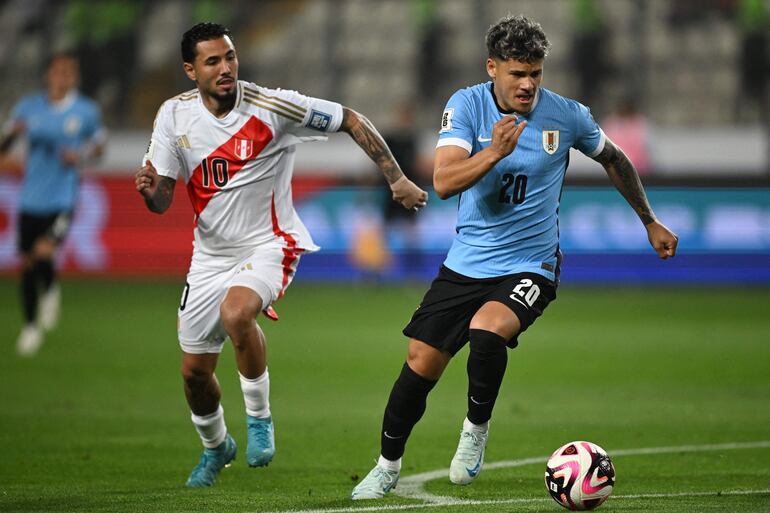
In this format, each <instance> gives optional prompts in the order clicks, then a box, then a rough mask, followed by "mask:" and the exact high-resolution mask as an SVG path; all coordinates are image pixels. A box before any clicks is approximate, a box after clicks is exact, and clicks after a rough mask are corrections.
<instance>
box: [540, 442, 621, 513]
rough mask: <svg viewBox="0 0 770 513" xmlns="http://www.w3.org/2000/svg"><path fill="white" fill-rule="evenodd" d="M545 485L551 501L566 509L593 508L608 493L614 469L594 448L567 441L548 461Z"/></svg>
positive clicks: (596, 448)
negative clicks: (551, 498)
mask: <svg viewBox="0 0 770 513" xmlns="http://www.w3.org/2000/svg"><path fill="white" fill-rule="evenodd" d="M545 486H546V488H548V492H549V493H550V494H551V497H553V500H555V501H556V502H558V503H559V504H561V505H562V506H564V507H565V508H567V509H569V510H572V511H575V510H580V511H583V510H587V509H594V508H596V507H598V506H599V505H600V504H601V503H602V502H604V501H606V500H607V498H608V497H609V496H610V494H611V493H612V487H613V486H615V467H614V465H613V464H612V460H610V457H609V456H607V453H606V452H605V451H604V449H602V448H601V447H599V446H598V445H596V444H592V443H591V442H581V441H578V442H570V443H568V444H565V445H562V446H561V447H559V448H558V449H556V451H554V453H553V454H552V455H551V458H550V459H549V460H548V463H547V464H546V466H545Z"/></svg>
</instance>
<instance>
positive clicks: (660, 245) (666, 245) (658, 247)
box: [645, 221, 679, 260]
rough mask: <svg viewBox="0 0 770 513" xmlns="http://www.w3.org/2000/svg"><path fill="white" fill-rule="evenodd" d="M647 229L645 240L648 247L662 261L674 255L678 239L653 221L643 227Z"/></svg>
mask: <svg viewBox="0 0 770 513" xmlns="http://www.w3.org/2000/svg"><path fill="white" fill-rule="evenodd" d="M645 228H647V238H648V239H649V240H650V245H651V246H652V247H653V249H655V252H657V253H658V256H659V257H660V258H662V259H663V260H665V259H667V258H668V257H673V256H674V255H676V246H677V244H679V237H677V236H676V235H675V234H674V232H672V231H671V230H669V229H668V228H667V227H666V226H665V225H664V224H662V223H659V222H658V221H653V222H651V223H650V224H647V225H645Z"/></svg>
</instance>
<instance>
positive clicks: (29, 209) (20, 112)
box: [0, 52, 105, 356]
mask: <svg viewBox="0 0 770 513" xmlns="http://www.w3.org/2000/svg"><path fill="white" fill-rule="evenodd" d="M79 79H80V71H79V64H78V61H77V59H76V58H75V57H74V55H72V54H69V53H65V52H62V53H56V54H54V55H52V56H51V57H50V59H49V61H48V65H47V68H46V73H45V81H46V90H45V91H41V92H37V93H33V94H31V95H29V96H25V97H24V98H22V99H21V100H20V101H19V103H18V104H16V107H15V108H14V110H13V116H12V118H11V119H10V120H9V121H8V123H7V125H6V129H5V133H4V135H3V138H2V141H0V154H5V153H6V152H7V151H8V150H9V149H10V148H11V146H12V144H13V142H14V141H15V140H17V139H19V138H25V139H26V142H27V156H26V164H25V170H24V181H23V184H22V188H21V197H20V198H19V231H18V236H19V250H20V252H21V259H22V260H21V299H22V308H23V311H24V321H25V325H24V327H23V328H22V331H21V334H20V335H19V338H18V341H17V343H16V349H17V351H18V353H19V354H20V355H22V356H31V355H34V354H35V353H36V352H37V351H38V349H39V348H40V346H41V344H42V343H43V333H44V331H46V330H50V329H52V328H53V327H54V326H55V325H56V322H57V321H58V317H59V303H60V297H61V296H60V289H59V285H58V283H57V281H56V268H55V263H54V260H55V257H56V254H57V250H58V249H59V248H60V247H61V244H62V242H63V241H64V237H65V236H66V235H67V232H68V231H69V227H70V224H71V223H72V216H73V214H74V209H75V203H76V201H77V195H78V187H79V185H80V169H82V167H83V166H84V165H85V164H87V163H89V162H91V161H92V160H93V159H95V158H97V157H99V156H101V154H102V151H103V147H104V139H105V134H104V130H103V129H102V125H101V113H100V110H99V107H98V106H97V105H96V103H94V102H93V101H92V100H90V99H89V98H86V97H85V96H83V95H81V94H79V93H78V91H77V86H78V82H79Z"/></svg>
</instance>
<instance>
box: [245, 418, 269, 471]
mask: <svg viewBox="0 0 770 513" xmlns="http://www.w3.org/2000/svg"><path fill="white" fill-rule="evenodd" d="M246 427H247V431H248V441H249V443H248V445H247V446H246V462H247V463H248V464H249V466H250V467H264V466H266V465H267V464H268V463H270V460H272V459H273V455H274V454H275V434H274V428H273V419H272V417H267V418H265V419H259V418H257V417H252V416H251V415H246Z"/></svg>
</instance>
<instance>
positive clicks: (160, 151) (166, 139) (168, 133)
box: [141, 102, 181, 180]
mask: <svg viewBox="0 0 770 513" xmlns="http://www.w3.org/2000/svg"><path fill="white" fill-rule="evenodd" d="M171 108H172V107H171V102H166V103H164V104H163V105H162V106H161V107H160V110H158V114H157V115H156V116H155V123H154V124H153V127H152V138H151V139H150V145H149V146H148V147H147V152H146V153H145V154H144V157H142V162H141V165H144V163H145V162H147V161H148V160H149V161H150V162H152V165H153V166H154V167H155V170H156V171H157V172H158V174H159V175H161V176H167V177H169V178H173V179H174V180H176V179H177V178H178V177H179V172H180V170H181V165H180V163H179V156H178V155H177V152H176V141H175V140H174V137H173V135H172V134H173V133H174V132H173V127H172V126H171V124H172V123H173V115H172V112H171Z"/></svg>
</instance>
